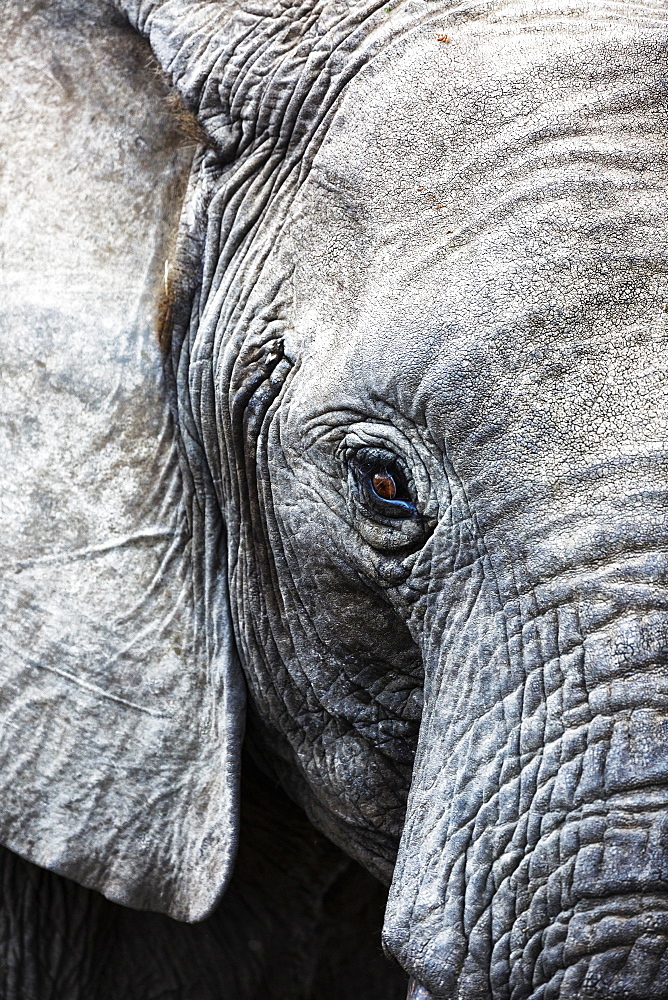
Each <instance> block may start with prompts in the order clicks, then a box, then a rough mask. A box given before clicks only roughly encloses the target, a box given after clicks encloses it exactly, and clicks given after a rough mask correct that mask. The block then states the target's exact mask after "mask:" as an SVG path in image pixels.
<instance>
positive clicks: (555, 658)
mask: <svg viewBox="0 0 668 1000" xmlns="http://www.w3.org/2000/svg"><path fill="white" fill-rule="evenodd" d="M480 594H481V597H480V600H479V601H478V604H477V607H478V608H479V609H482V613H478V612H475V613H474V614H469V617H468V619H467V624H466V625H464V624H463V623H462V622H460V623H459V625H458V627H457V628H454V627H452V626H453V623H452V622H451V621H450V620H449V617H448V616H449V614H450V612H448V613H445V612H444V613H443V614H442V615H441V616H440V619H439V616H438V615H436V616H435V619H434V624H435V627H436V630H437V632H438V634H439V635H440V636H441V647H440V650H439V651H438V652H437V653H434V654H433V657H432V660H431V661H427V660H426V661H425V663H426V670H427V675H428V681H427V683H426V687H425V693H426V702H425V712H424V716H423V721H422V727H421V732H420V741H419V746H418V752H417V756H416V764H415V770H414V775H413V784H412V788H411V793H410V797H409V803H408V810H407V816H406V824H405V828H404V833H403V837H402V842H401V847H400V851H399V857H398V860H397V865H396V868H395V873H394V880H393V884H392V888H391V891H390V898H389V903H388V909H387V915H386V923H385V929H384V941H385V947H386V949H387V950H388V951H389V952H390V953H391V954H392V955H393V956H394V957H395V958H396V959H397V960H398V961H399V962H400V964H401V965H402V966H403V967H404V968H405V969H406V970H407V971H408V972H409V974H410V975H411V976H413V977H415V984H414V986H413V987H412V988H413V990H414V993H415V996H420V997H422V996H425V997H429V996H431V997H432V998H433V1000H446V998H448V1000H450V998H452V1000H454V998H459V997H466V998H467V1000H476V998H481V1000H491V998H493V1000H497V998H499V1000H500V998H512V1000H528V998H530V997H541V998H544V1000H548V998H549V1000H552V998H555V1000H556V998H559V1000H571V998H572V1000H575V998H578V997H581V996H588V997H597V998H601V1000H613V998H617V997H621V996H624V997H627V998H630V1000H650V998H654V997H656V998H664V997H666V996H668V709H667V708H666V697H665V695H664V688H666V686H667V685H665V684H664V665H665V661H666V653H665V649H664V646H665V642H664V640H663V639H662V636H665V635H666V634H668V632H667V631H666V630H667V628H668V613H666V612H664V611H656V610H655V611H648V610H647V608H644V609H643V611H642V613H640V612H638V614H637V615H635V616H634V617H631V616H630V615H629V614H619V615H618V614H611V615H610V617H609V618H608V620H606V621H603V622H601V621H598V622H594V621H593V619H592V620H591V621H590V624H589V625H586V624H585V623H584V620H585V619H586V615H584V616H583V611H582V608H581V607H580V608H575V607H572V606H566V605H564V606H563V607H557V608H556V609H554V608H553V609H551V610H550V611H547V612H545V613H541V614H537V615H535V616H533V618H532V620H531V621H529V620H528V616H524V622H523V627H522V629H521V630H518V629H517V628H516V627H515V625H514V624H513V622H512V621H510V622H509V620H508V615H507V614H506V615H505V616H504V617H502V616H499V615H498V614H497V615H495V614H494V611H493V608H492V606H491V604H490V603H487V604H486V603H485V597H484V588H483V589H482V590H481V591H480ZM507 607H508V605H506V608H507ZM606 613H607V612H606ZM513 635H516V636H520V639H519V641H518V642H514V641H513V639H512V636H513ZM418 984H419V985H418ZM420 990H422V991H423V992H420Z"/></svg>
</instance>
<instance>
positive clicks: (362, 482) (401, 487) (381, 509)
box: [355, 456, 419, 519]
mask: <svg viewBox="0 0 668 1000" xmlns="http://www.w3.org/2000/svg"><path fill="white" fill-rule="evenodd" d="M355 471H356V478H357V481H358V484H359V488H360V493H361V498H362V500H363V502H364V507H366V509H367V512H368V513H371V514H375V515H378V516H380V517H389V518H393V519H395V518H402V519H405V518H415V517H418V516H419V515H418V512H417V509H416V506H415V502H414V500H413V497H412V496H411V491H410V488H409V486H408V483H407V481H406V477H405V475H404V474H403V472H402V471H401V469H400V467H399V465H398V463H397V462H388V461H385V460H379V459H374V458H373V457H368V458H367V457H366V456H364V457H362V459H361V460H360V459H358V463H357V464H356V470H355Z"/></svg>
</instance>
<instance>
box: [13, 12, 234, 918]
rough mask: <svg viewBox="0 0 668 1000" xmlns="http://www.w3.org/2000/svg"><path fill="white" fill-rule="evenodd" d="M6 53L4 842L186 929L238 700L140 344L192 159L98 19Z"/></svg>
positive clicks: (216, 835)
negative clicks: (175, 920)
mask: <svg viewBox="0 0 668 1000" xmlns="http://www.w3.org/2000/svg"><path fill="white" fill-rule="evenodd" d="M0 37H2V51H3V65H4V69H3V83H4V85H3V90H2V96H1V97H0V116H1V117H2V134H3V146H2V152H1V154H0V161H2V162H1V167H2V170H1V171H0V178H1V179H0V200H1V201H2V223H1V229H0V249H1V257H0V259H1V260H2V262H3V273H2V275H1V277H0V281H1V283H2V296H1V303H2V305H1V315H0V337H1V339H2V366H1V368H0V435H1V438H0V440H1V441H2V444H1V446H0V447H1V454H2V462H1V463H0V523H1V525H2V526H1V529H0V546H1V547H2V559H1V562H0V566H1V570H0V759H1V763H0V841H2V842H3V843H4V844H6V845H7V846H8V847H10V848H11V849H13V850H14V851H16V852H17V853H18V854H20V855H22V856H23V857H25V858H28V859H29V860H30V861H33V862H35V863H37V864H39V865H42V866H44V867H46V868H49V869H51V870H53V871H55V872H58V873H60V874H63V875H66V876H68V877H70V878H72V879H74V880H76V881H77V882H79V883H81V884H83V885H85V886H89V887H92V888H95V889H98V890H100V891H101V892H102V893H104V894H105V895H106V896H107V897H108V898H110V899H112V900H115V901H116V902H120V903H124V904H126V905H129V906H133V907H138V908H145V909H153V910H159V911H162V912H165V913H168V914H170V915H171V916H173V917H176V918H178V919H182V920H197V919H200V918H202V917H204V916H205V915H206V914H207V913H208V912H209V911H210V910H211V908H212V907H213V906H214V905H215V903H216V901H217V900H218V898H219V896H220V894H221V892H222V891H223V889H224V887H225V884H226V882H227V880H228V878H229V874H230V869H231V866H232V864H233V860H234V852H235V845H236V829H237V799H238V771H239V748H240V742H241V737H242V718H243V701H244V693H243V684H242V680H241V676H240V671H239V667H238V662H237V659H236V654H235V648H234V642H233V638H232V634H231V629H230V618H229V611H228V602H227V592H226V587H227V568H226V564H225V559H226V553H225V544H224V527H223V524H222V522H221V519H220V516H219V514H218V513H217V512H216V510H215V508H213V507H210V508H208V509H207V511H206V512H202V511H201V509H200V507H199V506H198V503H197V502H196V501H195V500H194V499H193V496H194V494H193V490H192V488H191V485H190V484H189V480H188V472H187V469H186V467H185V466H184V465H183V463H182V461H181V458H180V448H179V443H178V441H177V436H176V434H175V430H174V425H173V423H172V419H171V416H170V410H169V406H168V403H167V399H166V395H167V394H166V391H165V387H164V384H163V374H162V371H163V366H162V361H161V358H160V353H159V349H158V346H157V342H156V338H155V326H156V316H157V311H158V300H159V298H160V294H161V289H162V285H163V276H164V272H165V258H166V257H167V255H168V252H169V243H170V240H171V234H172V232H173V231H174V229H175V227H176V226H177V224H178V216H179V212H180V206H181V202H182V200H183V194H184V190H185V184H186V180H187V174H188V171H189V167H190V160H191V159H192V150H190V151H188V150H187V149H184V148H183V145H182V143H180V140H179V137H178V135H177V130H176V126H175V125H174V122H173V121H172V118H171V116H170V112H169V106H168V103H167V102H166V100H165V96H166V95H165V87H164V84H163V82H162V81H161V79H159V77H158V76H157V75H156V74H155V72H154V71H153V70H152V69H151V68H150V65H149V63H150V60H149V50H148V47H147V45H146V42H145V41H144V40H143V39H142V38H141V37H140V36H139V35H138V34H137V33H136V32H134V31H133V30H132V29H131V27H130V26H129V25H128V23H127V21H126V20H125V19H123V18H121V16H120V15H119V14H118V12H114V11H113V9H112V7H111V5H110V4H108V3H106V2H105V0H95V2H93V0H51V2H50V3H49V4H35V3H32V2H27V0H26V2H23V0H19V2H18V3H15V4H9V5H5V10H4V17H3V21H2V24H1V25H0Z"/></svg>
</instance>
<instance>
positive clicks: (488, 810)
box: [121, 0, 668, 1000]
mask: <svg viewBox="0 0 668 1000" xmlns="http://www.w3.org/2000/svg"><path fill="white" fill-rule="evenodd" d="M121 7H122V8H123V9H124V10H125V11H126V12H127V14H128V15H129V17H130V20H131V22H132V23H133V24H134V25H135V26H136V27H137V28H138V30H140V31H141V32H142V33H144V34H145V35H146V37H147V38H148V39H149V42H150V44H151V45H152V47H153V49H154V51H155V53H156V56H157V58H158V60H159V61H161V63H162V64H163V66H164V67H165V69H167V70H168V71H169V73H170V74H171V77H172V81H173V84H174V85H175V86H176V87H177V89H178V90H179V91H180V93H181V95H182V97H183V99H184V101H185V102H186V104H187V105H188V106H189V107H190V108H191V110H192V111H193V112H194V113H195V114H196V115H197V116H198V119H199V121H200V123H201V126H202V128H203V129H204V131H205V133H206V135H207V142H208V148H207V147H202V148H200V150H199V151H198V152H197V154H196V155H195V158H194V162H193V170H192V174H191V183H190V187H189V191H188V194H187V195H186V201H185V206H184V231H182V240H181V245H180V250H179V254H180V258H179V263H178V273H179V274H180V275H181V276H182V284H181V287H180V296H179V289H178V288H177V299H176V305H177V308H176V310H175V312H174V315H173V323H174V330H173V339H172V348H171V356H170V359H169V361H170V364H169V366H168V367H169V370H170V371H171V373H172V384H171V388H172V392H173V395H174V398H175V399H176V403H177V407H176V422H177V426H178V430H179V433H180V435H181V439H180V440H181V443H182V448H181V450H180V452H179V457H180V461H181V463H182V469H183V470H184V476H185V477H186V478H187V476H188V474H189V475H190V479H189V480H188V482H189V483H190V486H189V489H190V490H191V492H190V494H188V497H189V499H188V503H189V504H190V508H189V509H190V510H191V512H192V511H195V512H196V513H197V515H198V517H199V516H200V515H201V519H200V520H199V521H198V520H197V519H196V518H194V520H193V522H192V523H193V525H194V528H193V538H194V539H195V541H196V540H197V530H198V528H199V529H200V530H203V528H206V529H207V530H208V534H207V535H206V538H205V540H204V542H203V543H202V548H201V549H200V550H197V551H198V552H199V554H200V555H201V556H202V557H203V559H204V562H205V563H206V567H207V571H209V572H211V573H212V574H213V575H212V577H211V579H213V578H214V576H215V580H216V581H217V583H218V584H219V586H222V585H221V584H220V580H221V579H223V580H224V584H225V585H226V587H227V588H228V594H227V595H226V599H227V600H228V601H229V614H230V622H231V628H232V630H233V634H234V637H235V645H236V648H237V650H238V654H239V658H240V665H241V668H242V670H243V674H244V677H245V681H246V684H247V686H248V692H249V702H250V709H249V720H248V730H247V746H248V750H249V753H250V755H251V757H252V759H253V761H254V762H255V765H254V766H259V769H260V771H262V772H265V773H268V774H269V775H271V776H272V777H273V778H275V779H278V781H279V782H280V784H281V785H282V786H283V788H284V789H285V790H286V791H287V793H288V795H289V796H290V797H291V798H292V799H293V800H294V801H296V802H297V803H298V804H299V806H301V807H302V808H303V809H304V810H305V812H306V814H307V816H308V817H309V819H310V821H311V822H312V823H313V824H314V825H315V826H316V827H317V828H318V829H319V830H320V831H321V832H322V833H324V834H325V835H326V836H327V837H328V838H330V840H332V841H333V842H334V843H335V844H336V845H338V847H339V848H342V849H343V850H344V851H345V852H346V853H347V854H348V855H350V856H352V857H353V858H355V859H356V860H357V861H359V862H361V863H362V864H363V865H365V866H366V867H367V868H368V869H369V871H371V872H372V873H373V874H374V875H377V876H378V877H380V878H381V879H384V880H385V881H386V882H388V883H390V882H391V887H390V895H389V904H388V908H387V913H386V918H385V930H384V941H385V947H386V950H387V951H388V953H389V954H390V955H392V956H394V957H395V958H396V959H397V960H398V962H399V964H400V965H401V966H402V967H403V969H404V970H405V971H406V972H408V973H409V974H411V975H412V976H414V977H415V979H416V980H418V981H419V982H420V983H421V984H422V985H423V987H424V988H425V989H426V990H428V991H429V994H430V995H431V997H433V998H436V1000H455V998H457V1000H460V998H461V1000H502V998H503V1000H505V998H512V1000H529V998H531V1000H575V998H580V997H592V998H600V1000H616V998H618V997H619V998H621V997H624V998H631V1000H649V998H657V1000H659V998H663V997H665V996H666V994H667V993H668V965H667V960H666V957H665V956H666V943H667V942H668V938H667V932H668V918H667V913H668V905H667V904H668V894H667V890H668V874H667V872H668V866H667V861H666V858H667V857H668V854H667V852H668V845H667V843H666V823H667V822H668V812H667V809H668V796H667V795H666V789H667V787H668V759H667V758H666V745H667V741H666V728H667V725H668V720H667V714H666V713H667V707H666V693H665V689H666V661H667V653H666V650H667V648H668V647H667V646H666V632H667V626H668V618H667V616H666V610H667V609H666V597H665V577H666V569H667V566H666V554H665V549H666V544H665V534H666V513H665V512H666V443H665V442H666V429H667V419H666V418H667V415H668V410H667V407H666V401H667V386H666V376H665V340H666V322H667V321H666V313H665V311H664V303H665V301H666V300H668V289H667V288H666V268H665V223H664V220H665V217H666V208H667V206H666V153H667V148H666V138H665V136H666V123H667V122H666V117H667V116H666V110H667V109H666V91H665V69H666V67H665V62H666V41H667V34H668V26H667V25H666V17H665V11H663V10H661V9H659V8H657V7H655V6H654V5H653V4H651V3H638V4H630V3H624V2H610V0H600V2H592V3H588V4H586V5H584V6H576V5H572V4H568V3H566V4H564V3H560V4H559V5H557V4H554V3H551V2H533V3H530V4H527V3H525V2H523V3H519V2H518V0H507V2H494V3H491V4H487V5H471V4H453V5H446V4H441V3H437V4H428V5H427V4H425V3H424V2H423V0H420V2H418V0H406V2H405V3H399V4H397V5H396V7H390V8H389V9H387V8H386V7H380V6H379V5H374V4H336V3H331V4H327V3H325V4H318V3H308V4H305V5H303V6H297V5H290V4H285V5H281V6H280V7H278V6H274V7H272V8H265V7H264V6H263V5H262V4H250V3H249V4H247V5H240V6H238V7H235V6H233V5H231V4H228V3H224V4H218V3H216V4H212V3H205V4H201V3H198V4H189V3H187V2H185V0H166V2H163V3H160V2H157V3H156V2H146V0H127V2H126V3H123V4H121ZM444 33H447V36H448V38H449V39H450V41H449V42H444V41H442V40H441V41H439V35H440V36H441V38H442V37H443V34H444ZM360 456H362V457H360ZM373 462H376V463H377V465H378V466H379V467H383V468H385V467H391V468H392V469H395V471H396V474H397V479H398V480H399V479H400V478H401V481H402V482H404V483H405V489H406V491H407V496H410V498H412V502H414V504H415V507H416V509H417V511H418V512H419V514H420V516H419V517H406V518H401V517H398V516H396V517H395V516H384V515H382V514H379V513H378V511H379V509H380V508H379V507H378V505H377V504H376V506H374V503H375V501H370V500H369V494H368V490H367V492H366V493H365V492H364V491H365V489H366V487H365V486H364V478H363V473H362V472H360V470H361V469H362V470H363V469H364V468H366V467H367V465H368V463H371V465H372V467H373ZM365 463H366V465H365ZM383 510H385V508H383ZM223 521H224V524H225V532H224V533H223V532H222V530H221V528H220V525H221V524H222V523H223ZM212 539H214V541H215V543H216V556H217V560H218V561H216V559H213V558H212V557H211V551H212V548H211V546H212V544H213V543H212ZM223 552H224V559H223V557H222V556H221V553H223ZM221 567H222V568H221ZM209 582H210V581H209ZM209 592H210V591H208V590H206V588H205V589H204V591H203V593H205V594H209ZM227 607H228V605H227V604H226V608H227ZM206 608H207V613H208V611H209V610H210V609H212V610H213V611H214V612H215V613H216V615H219V616H222V614H223V611H222V610H221V608H222V605H220V604H217V603H215V602H214V603H213V604H211V605H207V606H206ZM219 620H220V618H218V617H216V618H214V617H213V616H212V617H211V618H208V619H207V621H208V622H209V623H211V622H214V621H215V623H216V624H217V623H218V622H219ZM210 627H211V628H212V629H213V625H212V624H210ZM395 861H396V864H395ZM233 885H234V882H232V883H231V888H230V893H232V895H231V896H230V897H229V898H230V899H231V900H234V895H233V889H232V887H233ZM181 891H182V893H183V892H186V890H183V889H182V890H181ZM186 895H187V893H186ZM177 898H179V899H180V898H182V897H178V896H177ZM225 905H226V904H225V903H223V908H224V906H225ZM230 905H231V904H230ZM221 912H222V909H221ZM374 988H375V987H374ZM248 995H249V996H250V995H252V992H251V990H250V988H249V991H248ZM370 995H371V994H370ZM378 995H380V992H379V994H378Z"/></svg>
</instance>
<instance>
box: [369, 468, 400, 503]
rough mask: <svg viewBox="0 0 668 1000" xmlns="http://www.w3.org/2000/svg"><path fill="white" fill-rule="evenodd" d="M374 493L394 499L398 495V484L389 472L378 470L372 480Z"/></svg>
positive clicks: (386, 498) (384, 498) (384, 497)
mask: <svg viewBox="0 0 668 1000" xmlns="http://www.w3.org/2000/svg"><path fill="white" fill-rule="evenodd" d="M371 485H372V486H373V489H374V493H377V494H378V496H379V497H381V498H382V499H383V500H394V498H395V497H396V495H397V484H396V483H395V481H394V479H393V478H392V476H391V475H390V474H389V472H377V473H376V474H375V475H374V477H373V479H372V480H371Z"/></svg>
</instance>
